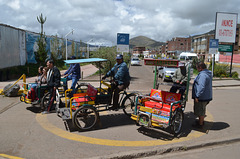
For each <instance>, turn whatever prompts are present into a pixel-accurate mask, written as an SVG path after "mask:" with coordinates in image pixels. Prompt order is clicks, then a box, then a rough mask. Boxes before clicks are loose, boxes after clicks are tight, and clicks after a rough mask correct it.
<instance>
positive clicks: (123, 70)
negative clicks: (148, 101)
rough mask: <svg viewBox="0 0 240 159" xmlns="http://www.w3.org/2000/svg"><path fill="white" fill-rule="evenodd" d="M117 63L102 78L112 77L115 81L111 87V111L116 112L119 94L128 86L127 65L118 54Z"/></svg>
mask: <svg viewBox="0 0 240 159" xmlns="http://www.w3.org/2000/svg"><path fill="white" fill-rule="evenodd" d="M116 60H117V63H116V64H115V65H114V66H113V68H112V69H111V70H110V71H109V72H108V73H107V74H106V75H105V76H104V77H103V78H102V79H105V78H106V77H109V76H112V77H113V79H114V81H115V83H116V84H115V86H114V87H113V91H114V95H113V106H112V107H111V109H112V110H117V109H118V108H119V105H118V100H119V93H120V92H121V91H122V90H124V89H126V88H127V87H128V86H129V84H130V75H129V70H128V67H127V64H126V63H125V62H124V61H123V55H121V54H118V55H117V57H116Z"/></svg>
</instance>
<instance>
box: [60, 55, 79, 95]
mask: <svg viewBox="0 0 240 159" xmlns="http://www.w3.org/2000/svg"><path fill="white" fill-rule="evenodd" d="M71 59H72V60H73V59H76V57H75V56H72V57H71ZM63 77H66V79H67V81H69V80H72V85H71V89H72V95H73V94H74V93H76V88H75V86H76V84H77V81H78V80H79V79H80V78H81V68H80V65H79V63H73V64H70V67H69V68H68V70H67V71H66V72H65V73H64V74H63ZM66 87H67V86H66Z"/></svg>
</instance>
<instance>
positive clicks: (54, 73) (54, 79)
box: [42, 60, 61, 114]
mask: <svg viewBox="0 0 240 159" xmlns="http://www.w3.org/2000/svg"><path fill="white" fill-rule="evenodd" d="M47 67H48V68H49V70H48V72H47V86H48V89H49V92H50V98H49V103H48V106H47V107H46V109H45V111H44V112H42V113H43V114H47V113H49V111H50V110H53V109H54V108H53V103H54V100H55V97H56V89H57V88H58V87H59V86H60V81H61V74H60V71H59V69H58V68H57V67H56V66H54V62H53V60H48V61H47Z"/></svg>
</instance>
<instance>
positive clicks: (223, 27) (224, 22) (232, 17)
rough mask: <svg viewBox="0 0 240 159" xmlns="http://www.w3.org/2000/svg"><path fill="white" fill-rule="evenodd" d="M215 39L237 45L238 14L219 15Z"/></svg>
mask: <svg viewBox="0 0 240 159" xmlns="http://www.w3.org/2000/svg"><path fill="white" fill-rule="evenodd" d="M216 16H217V17H216V29H215V39H219V42H227V43H235V38H236V27H237V16H238V15H237V13H217V15H216Z"/></svg>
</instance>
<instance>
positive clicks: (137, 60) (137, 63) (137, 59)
mask: <svg viewBox="0 0 240 159" xmlns="http://www.w3.org/2000/svg"><path fill="white" fill-rule="evenodd" d="M131 65H132V66H133V65H138V66H139V65H140V60H139V58H138V57H134V58H132V59H131Z"/></svg>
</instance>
